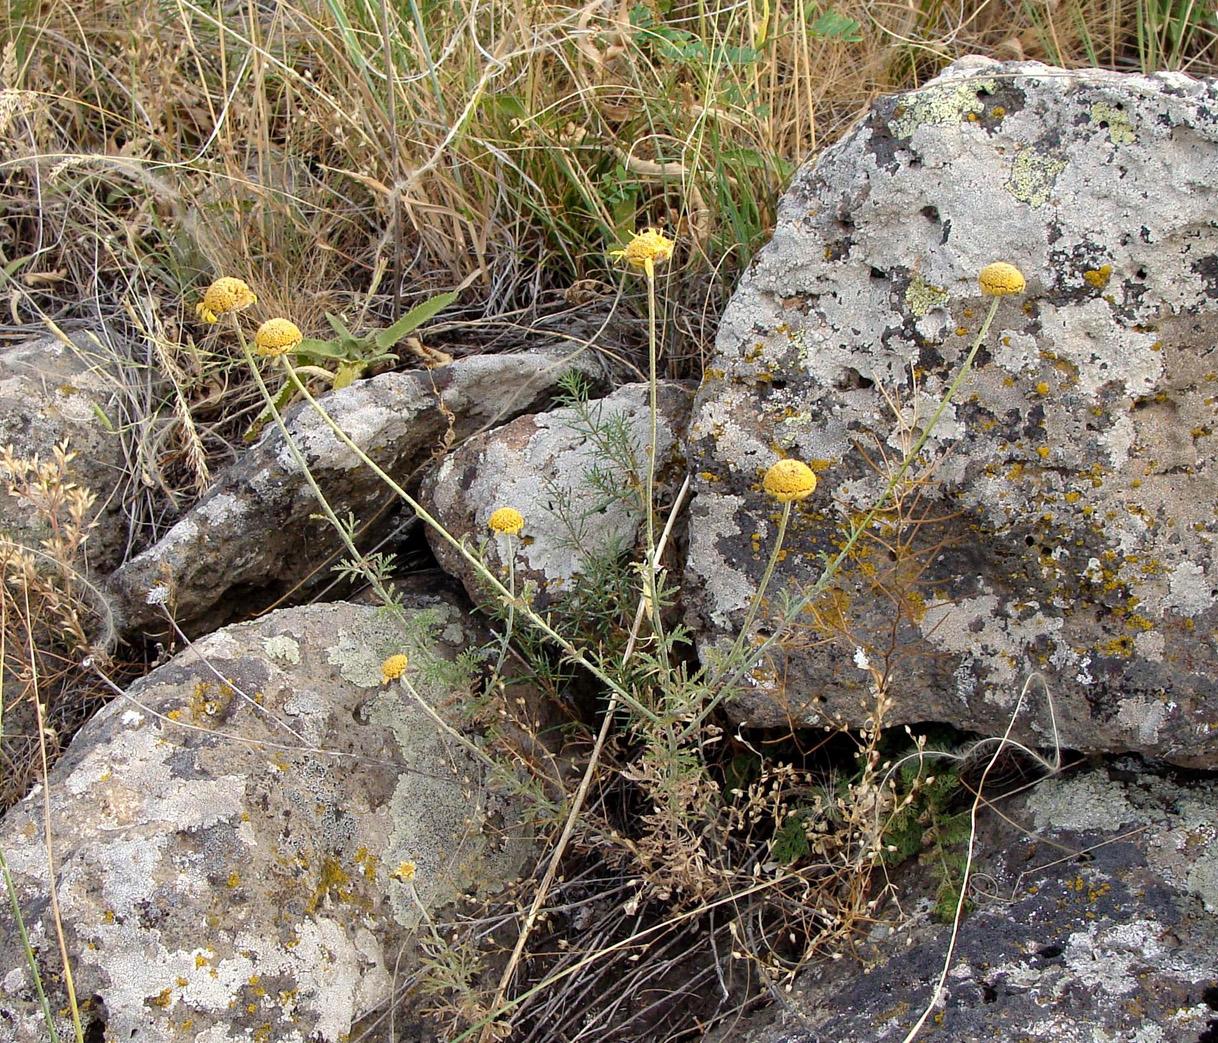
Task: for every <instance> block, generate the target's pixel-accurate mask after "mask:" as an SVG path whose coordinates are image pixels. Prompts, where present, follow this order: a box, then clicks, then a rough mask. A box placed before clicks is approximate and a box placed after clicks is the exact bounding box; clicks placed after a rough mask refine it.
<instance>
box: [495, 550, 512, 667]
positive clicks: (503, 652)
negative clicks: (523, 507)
mask: <svg viewBox="0 0 1218 1043" xmlns="http://www.w3.org/2000/svg"><path fill="white" fill-rule="evenodd" d="M504 538H505V540H506V541H507V562H508V591H509V593H511V595H512V598H511V600H510V601H509V602H508V617H507V630H505V631H504V634H503V642H502V643H501V644H500V646H499V661H498V662H497V663H496V664H495V673H494V675H493V676H492V677H491V684H494V683H495V681H497V680H499V676H500V674H501V673H502V671H503V663H504V660H506V659H507V650H508V645H509V644H511V641H512V628H513V625H514V623H515V622H516V548H515V546H514V545H513V543H512V534H511V533H510V532H509V533H505V534H504Z"/></svg>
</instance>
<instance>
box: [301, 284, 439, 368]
mask: <svg viewBox="0 0 1218 1043" xmlns="http://www.w3.org/2000/svg"><path fill="white" fill-rule="evenodd" d="M456 299H457V294H455V293H452V292H450V293H440V294H436V296H434V297H430V298H428V299H427V300H425V301H424V302H423V303H422V304H419V305H417V306H416V307H414V308H411V309H410V311H408V312H407V313H406V314H405V315H403V316H402V317H401V318H400V319H398V320H397V322H395V323H393V324H392V325H391V326H386V327H385V328H384V329H381V330H373V331H372V332H371V333H366V334H363V335H362V336H356V335H355V334H354V333H352V332H351V331H350V330H349V329H348V328H347V326H346V324H344V322H343V321H342V319H340V318H339V317H338V316H337V315H334V314H332V313H330V312H326V321H327V322H328V323H329V324H330V328H331V329H332V330H333V331H334V336H333V337H331V338H330V339H329V340H313V339H309V338H306V339H305V340H302V341H301V342H300V344H299V346H298V347H297V348H296V350H295V352H294V354H295V356H296V358H297V359H298V360H299V361H301V362H302V363H304V364H305V365H314V366H326V365H335V366H336V367H337V368H336V369H335V371H334V387H335V388H336V389H337V388H344V387H347V385H349V384H353V383H354V382H355V381H356V380H358V379H359V378H360V377H362V376H363V375H364V374H365V373H366V372H367V371H368V369H369V368H370V367H372V366H375V365H379V364H382V363H385V362H396V361H397V360H398V357H397V355H394V354H393V353H392V352H391V351H390V350H389V349H390V348H393V347H396V346H397V344H398V343H399V342H400V341H402V340H403V339H404V338H406V337H407V336H409V335H410V334H411V333H413V332H414V331H415V330H417V329H418V328H419V327H420V326H422V325H423V323H425V322H427V321H428V320H430V319H433V318H435V316H436V315H438V314H439V313H440V312H441V311H443V310H444V309H445V308H447V307H448V306H449V305H450V304H452V303H453V301H455V300H456Z"/></svg>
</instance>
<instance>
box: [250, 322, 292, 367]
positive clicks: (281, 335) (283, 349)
mask: <svg viewBox="0 0 1218 1043" xmlns="http://www.w3.org/2000/svg"><path fill="white" fill-rule="evenodd" d="M302 340H304V337H303V336H302V334H301V332H300V327H299V326H297V325H296V323H294V322H292V321H291V320H289V319H267V320H266V322H264V323H263V324H262V325H261V326H259V327H258V332H257V333H255V334H254V346H255V347H256V348H257V349H258V354H259V355H266V356H267V357H268V358H274V357H275V356H277V355H285V354H287V353H288V352H289V351H291V350H292V349H293V348H294V347H296V345H298V344H299V343H300V342H301V341H302Z"/></svg>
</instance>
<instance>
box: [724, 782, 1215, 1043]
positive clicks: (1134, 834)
mask: <svg viewBox="0 0 1218 1043" xmlns="http://www.w3.org/2000/svg"><path fill="white" fill-rule="evenodd" d="M1215 807H1218V787H1216V786H1215V784H1214V783H1213V782H1212V781H1210V782H1201V783H1195V782H1194V783H1184V784H1180V783H1177V782H1172V781H1169V780H1165V779H1162V778H1158V777H1155V776H1152V775H1145V774H1140V773H1137V769H1135V770H1134V771H1121V770H1120V769H1113V770H1109V769H1100V770H1088V771H1084V772H1082V773H1079V774H1075V775H1067V776H1064V777H1059V778H1057V779H1052V780H1049V781H1047V782H1043V783H1041V784H1040V785H1039V786H1038V787H1037V788H1036V789H1035V790H1033V791H1032V792H1031V793H1030V794H1029V795H1027V796H1025V797H1021V798H1019V799H1017V800H1015V801H1011V802H1007V803H1004V804H1002V806H1001V811H1002V814H1003V815H1006V816H1008V817H1009V818H1010V819H1011V822H1009V823H1008V822H1003V821H1001V819H999V818H998V817H997V816H994V815H985V814H984V813H983V815H982V827H981V829H980V830H979V837H978V844H977V849H976V865H975V873H974V877H973V879H974V881H975V885H976V886H975V890H974V893H973V896H972V897H973V900H974V902H975V903H976V909H975V911H974V912H973V913H971V914H969V915H968V916H966V918H965V919H964V921H963V923H962V925H961V929H960V934H959V939H958V943H957V947H956V951H955V954H954V958H953V959H952V961H951V969H950V971H949V973H948V976H947V981H946V985H945V991H944V993H943V994H941V996H940V1002H939V1003H938V1004H937V1005H936V1007H935V1009H934V1011H933V1012H932V1014H931V1016H930V1017H929V1018H928V1020H927V1022H926V1024H925V1026H924V1028H923V1029H922V1031H921V1032H920V1033H919V1035H918V1037H917V1038H918V1039H926V1040H999V1041H1003V1043H1013V1041H1022V1043H1096V1041H1099V1040H1107V1041H1115V1040H1122V1041H1127V1043H1202V1041H1209V1040H1212V1039H1214V1038H1215V1037H1216V1035H1218V915H1215V914H1218V853H1216V852H1215V841H1216V840H1218V825H1216V823H1215V815H1214V811H1215ZM1012 823H1013V825H1012ZM904 901H905V902H908V898H906V899H904ZM907 908H908V906H907ZM948 934H949V928H948V926H947V925H944V924H937V923H932V922H929V921H928V920H927V918H926V917H925V916H920V917H915V918H914V919H913V921H912V922H911V923H909V924H906V925H905V926H904V927H903V928H902V929H900V930H897V931H894V932H887V931H885V930H881V931H878V932H876V935H875V938H874V939H873V940H871V941H868V942H864V943H863V944H862V946H861V952H862V954H863V956H864V960H865V965H864V966H862V967H860V965H859V963H858V962H856V961H855V960H853V959H849V958H847V959H843V960H840V961H837V962H836V963H832V964H830V965H827V966H823V967H818V968H816V969H813V970H810V971H808V972H805V973H804V974H803V975H802V976H801V977H799V978H797V979H796V982H795V984H794V987H793V988H792V990H791V992H790V993H788V994H786V995H787V998H788V1000H789V1004H790V1005H789V1007H787V1008H786V1009H777V1008H772V1009H770V1010H767V1011H765V1012H761V1013H758V1014H756V1015H753V1016H752V1017H750V1018H747V1019H745V1020H743V1021H742V1022H739V1023H737V1024H735V1025H733V1026H731V1027H730V1029H727V1030H725V1031H724V1033H722V1034H721V1035H719V1036H716V1037H712V1041H713V1043H727V1041H728V1040H731V1041H732V1043H829V1041H833V1043H886V1041H893V1043H899V1041H900V1040H902V1039H904V1038H905V1035H906V1033H907V1032H908V1031H909V1030H910V1029H911V1028H912V1027H913V1025H914V1023H915V1022H917V1020H918V1018H919V1017H920V1016H921V1014H922V1012H923V1010H925V1009H926V1007H927V1005H928V1004H929V1003H930V1001H931V998H932V994H933V990H934V988H935V986H936V985H937V984H938V979H939V976H940V974H941V973H942V968H943V966H944V959H945V956H946V953H947V945H948Z"/></svg>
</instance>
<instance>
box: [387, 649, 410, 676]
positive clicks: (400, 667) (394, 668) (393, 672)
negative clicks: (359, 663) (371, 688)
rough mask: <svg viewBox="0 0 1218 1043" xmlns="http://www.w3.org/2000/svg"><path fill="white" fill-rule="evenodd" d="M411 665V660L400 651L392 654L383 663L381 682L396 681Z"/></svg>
mask: <svg viewBox="0 0 1218 1043" xmlns="http://www.w3.org/2000/svg"><path fill="white" fill-rule="evenodd" d="M409 665H410V660H409V659H408V658H407V657H406V656H405V655H404V654H403V653H401V652H399V653H398V654H397V655H391V656H390V657H389V658H388V659H386V660H385V661H384V662H383V663H381V684H388V683H389V682H390V681H396V680H397V679H398V678H399V677H401V676H402V674H404V673H405V672H406V667H408V666H409Z"/></svg>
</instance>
